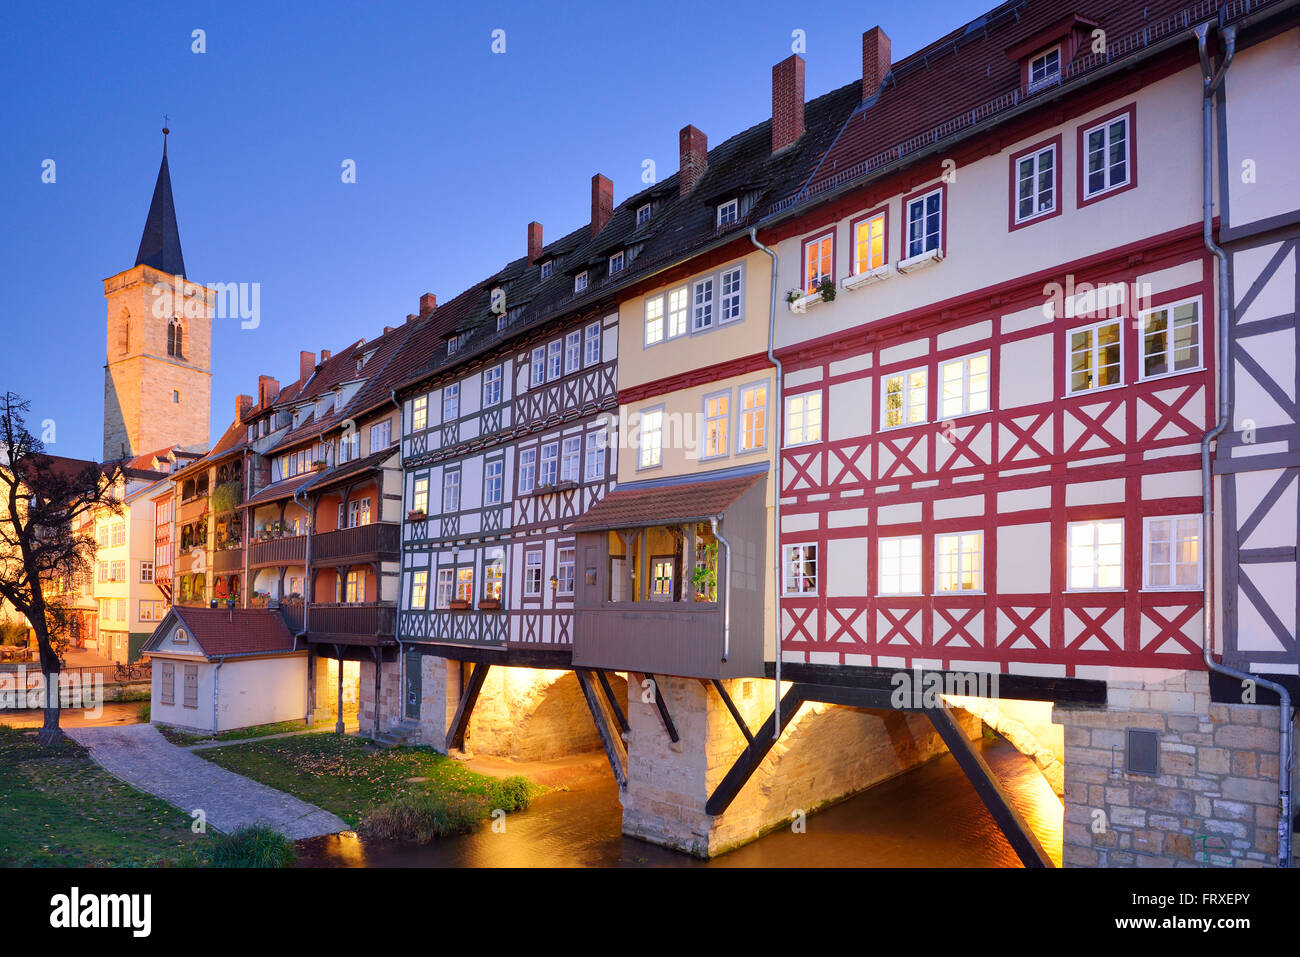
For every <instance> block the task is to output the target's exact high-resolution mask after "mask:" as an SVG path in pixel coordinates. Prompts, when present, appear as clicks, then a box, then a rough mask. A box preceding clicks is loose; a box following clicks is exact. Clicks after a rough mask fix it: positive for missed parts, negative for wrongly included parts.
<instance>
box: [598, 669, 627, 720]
mask: <svg viewBox="0 0 1300 957" xmlns="http://www.w3.org/2000/svg"><path fill="white" fill-rule="evenodd" d="M596 679H597V680H598V681H599V682H600V688H601V690H602V691H604V692H605V700H606V701H608V702H609V707H610V710H611V711H613V712H614V717H615V719H616V720H617V721H618V727H619V730H620V731H622V732H624V733H625V734H626V733H627V732H628V731H631V730H632V727H631V725H629V724H628V723H627V718H626V717H624V716H623V709H622V708H620V707H619V706H618V699H617V698H615V697H614V689H613V688H611V687H610V686H609V679H608V678H607V677H605V672H603V671H597V672H596Z"/></svg>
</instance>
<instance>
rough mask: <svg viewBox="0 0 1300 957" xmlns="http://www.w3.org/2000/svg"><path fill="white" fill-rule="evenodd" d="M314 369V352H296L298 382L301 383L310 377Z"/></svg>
mask: <svg viewBox="0 0 1300 957" xmlns="http://www.w3.org/2000/svg"><path fill="white" fill-rule="evenodd" d="M315 371H316V353H314V352H300V353H298V382H299V383H303V382H306V381H307V380H308V379H310V378H311V374H312V373H313V372H315Z"/></svg>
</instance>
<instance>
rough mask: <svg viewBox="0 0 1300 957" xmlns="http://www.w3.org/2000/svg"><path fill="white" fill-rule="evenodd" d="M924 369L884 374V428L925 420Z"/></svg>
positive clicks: (914, 423)
mask: <svg viewBox="0 0 1300 957" xmlns="http://www.w3.org/2000/svg"><path fill="white" fill-rule="evenodd" d="M926 378H927V376H926V370H924V369H913V370H912V371H911V372H899V373H895V374H894V375H888V376H885V389H884V392H885V395H884V403H883V405H884V410H885V416H884V428H886V429H892V428H895V427H896V426H900V425H916V424H918V423H920V422H924V421H926Z"/></svg>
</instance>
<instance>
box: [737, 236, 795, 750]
mask: <svg viewBox="0 0 1300 957" xmlns="http://www.w3.org/2000/svg"><path fill="white" fill-rule="evenodd" d="M749 241H750V242H751V243H753V244H754V245H755V246H756V247H758V248H759V249H761V250H762V251H763V252H765V253H767V255H768V256H769V257H771V260H772V292H771V295H770V296H769V297H768V302H767V361H768V362H770V363H772V365H773V366H774V367H775V368H776V388H774V389H773V390H772V399H773V406H772V407H773V408H774V409H776V410H777V414H776V423H777V428H776V429H775V430H773V433H772V445H773V447H774V449H775V450H776V472H775V474H774V476H773V478H772V481H773V482H774V483H775V485H774V486H773V488H772V515H773V526H774V527H773V530H772V578H773V579H774V586H773V588H774V590H773V592H772V603H773V611H774V614H773V619H774V626H775V628H776V645H775V648H776V685H775V699H776V706H775V707H774V708H773V709H772V722H773V724H772V733H773V740H775V739H776V738H779V737H780V736H781V445H780V441H781V435H780V431H781V430H780V426H781V421H782V418H783V416H784V414H785V407H784V405H783V404H782V392H783V388H784V386H785V369H784V367H783V366H782V365H781V360H780V359H778V358H777V357H776V348H775V346H776V267H777V258H776V250H774V249H770V248H768V247H767V246H764V245H763V244H762V243H760V242H759V241H758V227H756V226H750V227H749ZM727 576H728V577H730V576H731V568H730V566H728V568H727Z"/></svg>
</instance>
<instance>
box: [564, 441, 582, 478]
mask: <svg viewBox="0 0 1300 957" xmlns="http://www.w3.org/2000/svg"><path fill="white" fill-rule="evenodd" d="M581 461H582V436H580V435H571V436H569V437H568V438H567V439H565V440H564V444H563V447H562V448H561V449H560V481H561V482H576V481H578V466H579V464H580V463H581Z"/></svg>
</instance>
